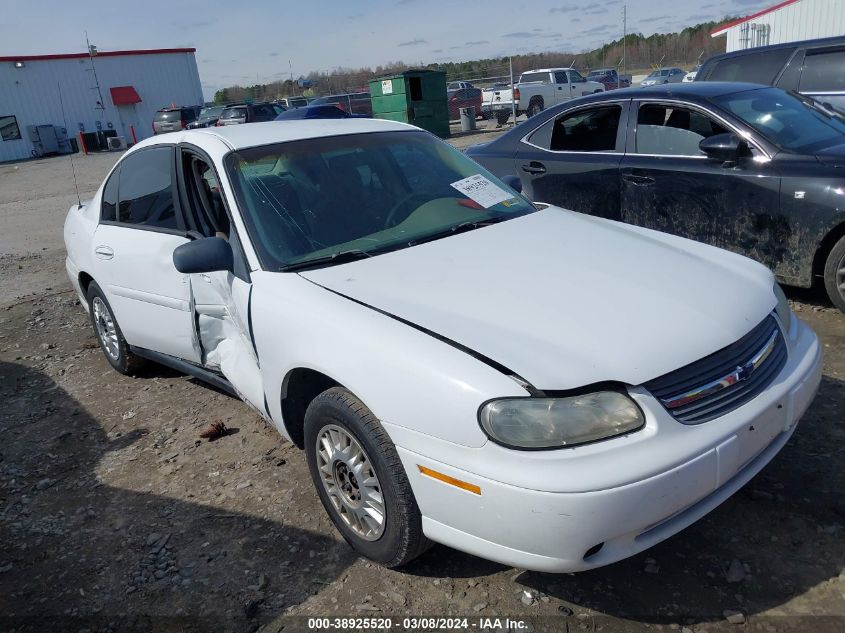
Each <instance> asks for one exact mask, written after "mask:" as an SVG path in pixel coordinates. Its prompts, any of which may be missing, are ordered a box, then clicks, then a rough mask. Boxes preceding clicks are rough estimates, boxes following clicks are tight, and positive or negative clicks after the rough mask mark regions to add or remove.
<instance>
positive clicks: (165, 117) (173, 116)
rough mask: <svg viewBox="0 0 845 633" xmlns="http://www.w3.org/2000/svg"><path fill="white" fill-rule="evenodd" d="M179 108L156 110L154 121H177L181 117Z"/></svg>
mask: <svg viewBox="0 0 845 633" xmlns="http://www.w3.org/2000/svg"><path fill="white" fill-rule="evenodd" d="M181 116H182V115H181V114H180V113H179V110H159V111H158V112H156V115H155V118H154V119H153V120H154V121H178V120H179V119H180V118H181Z"/></svg>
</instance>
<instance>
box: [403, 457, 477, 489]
mask: <svg viewBox="0 0 845 633" xmlns="http://www.w3.org/2000/svg"><path fill="white" fill-rule="evenodd" d="M417 468H419V469H420V472H421V473H422V474H423V475H428V476H429V477H431V478H432V479H436V480H437V481H442V482H443V483H444V484H449V485H450V486H455V487H456V488H460V489H461V490H466V491H467V492H471V493H472V494H474V495H480V494H481V488H479V487H478V486H476V485H475V484H471V483H467V482H466V481H461V480H460V479H455V478H454V477H450V476H449V475H444V474H443V473H439V472H437V471H436V470H431V468H426V467H425V466H420V465H419V464H417Z"/></svg>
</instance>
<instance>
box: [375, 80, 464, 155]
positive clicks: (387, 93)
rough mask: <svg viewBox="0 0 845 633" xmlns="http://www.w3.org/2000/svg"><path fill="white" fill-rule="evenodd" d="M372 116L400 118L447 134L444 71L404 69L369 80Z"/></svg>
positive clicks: (390, 118) (444, 134)
mask: <svg viewBox="0 0 845 633" xmlns="http://www.w3.org/2000/svg"><path fill="white" fill-rule="evenodd" d="M370 97H371V99H372V103H373V117H375V118H376V119H387V120H388V121H402V122H403V123H411V124H412V125H416V126H417V127H421V128H422V129H424V130H428V131H429V132H431V133H433V134H436V135H437V136H439V137H440V138H448V137H449V108H448V106H447V104H446V73H444V72H442V71H439V70H407V71H405V72H404V73H399V74H398V75H391V76H390V77H381V78H379V79H373V80H372V81H371V82H370Z"/></svg>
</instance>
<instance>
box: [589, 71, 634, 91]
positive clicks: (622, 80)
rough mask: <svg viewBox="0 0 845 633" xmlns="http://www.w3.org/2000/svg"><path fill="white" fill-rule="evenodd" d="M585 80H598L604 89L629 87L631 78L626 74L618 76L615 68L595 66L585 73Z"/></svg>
mask: <svg viewBox="0 0 845 633" xmlns="http://www.w3.org/2000/svg"><path fill="white" fill-rule="evenodd" d="M587 80H589V81H598V82H600V83H601V84H602V85H603V86H604V89H605V90H616V89H617V88H630V87H631V79H630V77H627V76H620V75H619V73H618V72H616V69H615V68H596V69H595V70H591V71H590V74H589V75H587Z"/></svg>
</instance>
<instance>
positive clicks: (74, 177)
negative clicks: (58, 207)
mask: <svg viewBox="0 0 845 633" xmlns="http://www.w3.org/2000/svg"><path fill="white" fill-rule="evenodd" d="M56 87H57V88H58V89H59V105H60V106H61V108H62V121H63V122H64V124H65V130H67V115H66V114H65V102H64V100H63V99H62V84H61V82H56ZM70 170H71V172H73V188H74V189H75V190H76V204H77V205H78V206H77V209H81V208H82V199H81V198H80V197H79V183H78V182H76V166H75V165H74V164H73V148H71V152H70Z"/></svg>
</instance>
